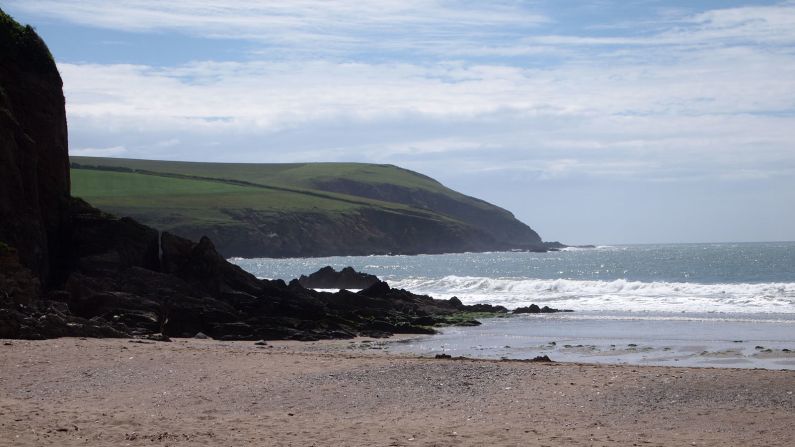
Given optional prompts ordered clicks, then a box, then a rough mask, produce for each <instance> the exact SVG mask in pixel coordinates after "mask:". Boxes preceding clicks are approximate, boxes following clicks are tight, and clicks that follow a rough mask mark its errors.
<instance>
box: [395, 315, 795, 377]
mask: <svg viewBox="0 0 795 447" xmlns="http://www.w3.org/2000/svg"><path fill="white" fill-rule="evenodd" d="M481 322H482V323H483V324H482V325H481V326H477V327H450V328H444V329H443V330H442V331H441V333H440V334H438V335H433V336H421V337H417V338H413V339H409V340H403V341H399V342H394V343H390V344H389V348H390V350H391V351H392V352H411V353H419V354H421V355H429V356H433V355H435V354H441V353H444V354H449V355H452V356H465V357H476V358H494V359H498V358H509V359H528V358H533V357H536V356H539V355H548V356H549V357H550V358H551V359H552V360H555V361H570V362H587V363H627V364H644V365H669V366H724V367H737V368H744V367H747V368H770V369H795V318H793V315H792V314H782V315H766V318H764V319H760V318H757V317H756V316H754V315H741V314H735V315H720V316H717V315H701V316H700V315H696V314H693V315H681V316H676V317H674V316H670V315H654V314H643V315H632V314H624V315H604V314H598V313H588V312H585V313H580V314H568V313H567V314H554V315H517V316H511V317H507V318H487V319H482V320H481ZM788 351H789V352H788Z"/></svg>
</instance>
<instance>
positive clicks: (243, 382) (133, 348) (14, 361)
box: [0, 335, 795, 446]
mask: <svg viewBox="0 0 795 447" xmlns="http://www.w3.org/2000/svg"><path fill="white" fill-rule="evenodd" d="M411 337H413V336H410V335H409V336H399V337H398V338H404V339H408V338H411ZM391 340H394V338H393V339H391ZM383 341H384V340H383V339H377V340H372V339H365V338H359V339H354V340H330V341H319V342H298V341H278V342H268V344H267V345H265V346H260V345H255V344H254V343H253V342H239V341H237V342H221V341H212V340H196V339H175V341H173V342H171V343H166V342H146V341H141V340H128V339H78V338H62V339H52V340H43V341H26V340H0V353H2V357H3V359H4V361H3V363H2V365H0V396H1V397H0V439H4V440H11V442H12V445H18V446H28V445H30V446H32V445H67V446H69V445H86V444H88V445H131V446H134V445H171V446H178V445H185V446H188V445H191V446H192V445H227V444H235V445H285V446H287V445H295V446H299V445H300V446H303V445H319V446H320V445H362V446H363V445H384V446H388V445H389V446H413V445H422V446H426V445H437V446H439V445H440V446H446V445H489V444H490V445H605V444H618V445H631V444H633V443H637V444H651V445H682V444H687V445H770V446H773V445H781V446H784V445H791V444H792V442H793V441H795V428H793V426H792V414H793V412H795V396H793V392H795V374H793V373H792V372H791V371H775V370H759V369H735V368H724V367H721V368H682V367H674V366H663V367H657V366H637V365H599V364H581V363H557V362H555V363H529V362H520V361H507V362H506V361H499V360H481V359H463V360H452V361H451V360H442V359H434V358H427V357H417V356H411V355H398V354H390V353H384V352H382V351H383V350H379V349H370V348H367V345H372V344H374V343H380V342H383ZM8 343H10V344H8ZM553 360H554V359H553Z"/></svg>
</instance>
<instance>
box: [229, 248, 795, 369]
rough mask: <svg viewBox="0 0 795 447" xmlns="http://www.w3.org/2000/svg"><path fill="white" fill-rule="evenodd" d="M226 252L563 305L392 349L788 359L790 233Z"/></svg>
mask: <svg viewBox="0 0 795 447" xmlns="http://www.w3.org/2000/svg"><path fill="white" fill-rule="evenodd" d="M233 261H234V262H236V263H237V264H239V265H240V266H241V267H243V268H244V269H246V270H248V271H250V272H252V273H254V274H255V275H257V276H259V277H263V278H281V279H284V280H290V279H292V278H296V277H298V276H300V275H301V274H309V273H312V272H314V271H316V270H318V269H319V268H320V267H323V266H326V265H331V266H333V267H335V268H338V269H339V268H342V267H346V266H352V267H354V268H355V269H357V270H359V271H364V272H368V273H373V274H376V275H378V276H379V277H380V278H382V279H384V280H386V281H388V282H389V283H390V285H392V286H393V287H398V288H404V289H407V290H410V291H412V292H414V293H420V294H428V295H431V296H433V297H435V298H449V297H452V296H457V297H458V298H459V299H461V301H462V302H464V303H466V304H475V303H490V304H497V305H503V306H505V307H507V308H509V309H514V308H516V307H519V306H527V305H529V304H531V303H535V304H538V305H541V306H543V305H548V306H550V307H556V308H562V309H571V310H574V312H573V313H566V314H554V315H532V316H516V317H511V318H497V319H487V320H483V325H482V326H480V327H474V328H448V329H445V330H444V331H443V332H442V333H441V334H439V335H435V336H431V337H422V338H418V339H416V340H415V341H412V342H410V343H403V344H398V345H394V346H392V348H391V349H393V350H395V351H401V352H405V351H411V352H419V353H424V354H429V355H432V354H436V353H441V352H445V353H450V354H452V355H466V356H476V357H489V358H500V357H507V358H531V357H534V356H536V355H542V354H546V355H549V356H550V357H552V358H553V359H554V360H560V361H585V362H605V363H633V364H670V365H687V366H731V367H765V368H787V369H793V368H795V366H794V365H795V357H793V356H792V353H791V352H787V351H784V349H787V350H795V242H776V243H736V244H673V245H634V246H616V247H598V248H596V249H570V250H564V251H561V252H552V253H517V252H498V253H461V254H447V255H420V256H359V257H329V258H309V259H235V260H233ZM550 342H555V343H554V344H550ZM631 345H636V346H631ZM506 346H507V347H506ZM757 347H760V348H757ZM768 350H769V351H768Z"/></svg>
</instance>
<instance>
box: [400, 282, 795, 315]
mask: <svg viewBox="0 0 795 447" xmlns="http://www.w3.org/2000/svg"><path fill="white" fill-rule="evenodd" d="M390 283H391V285H392V286H393V287H398V288H403V289H406V290H410V291H412V292H414V293H421V294H427V295H432V296H434V297H437V298H449V297H451V296H457V297H458V298H460V299H461V301H463V302H464V303H470V304H471V303H491V304H499V305H503V306H506V307H508V308H515V307H519V306H526V305H529V304H531V303H536V304H545V305H550V306H553V307H556V306H557V307H565V308H569V309H574V310H611V311H662V312H776V313H795V283H760V284H748V283H741V284H728V283H727V284H698V283H677V282H641V281H627V280H624V279H618V280H615V281H587V280H569V279H524V278H487V277H471V276H445V277H443V278H408V279H403V280H396V281H390Z"/></svg>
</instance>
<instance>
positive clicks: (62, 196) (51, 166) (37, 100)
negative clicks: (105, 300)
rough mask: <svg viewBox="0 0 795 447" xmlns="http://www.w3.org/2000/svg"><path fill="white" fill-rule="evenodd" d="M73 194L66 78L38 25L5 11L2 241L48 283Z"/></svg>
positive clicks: (1, 38)
mask: <svg viewBox="0 0 795 447" xmlns="http://www.w3.org/2000/svg"><path fill="white" fill-rule="evenodd" d="M68 197H69V155H68V151H67V134H66V113H65V110H64V96H63V91H62V81H61V77H60V75H59V74H58V70H57V68H56V66H55V62H54V61H53V59H52V56H51V55H50V52H49V50H48V49H47V46H46V45H45V44H44V42H43V41H42V40H41V39H40V38H39V37H38V35H36V33H35V31H34V30H33V29H32V28H31V27H29V26H28V27H23V26H20V25H19V24H17V23H16V22H14V21H13V19H11V18H10V17H9V16H8V15H6V14H5V13H3V12H2V11H1V10H0V241H5V242H6V243H8V244H9V245H11V246H14V247H16V248H17V250H18V253H19V257H20V260H21V261H22V263H23V264H24V265H25V266H27V267H28V268H30V269H31V270H33V271H34V272H35V273H36V274H37V275H38V276H40V277H41V278H42V279H43V280H44V282H49V281H50V280H51V279H52V278H51V275H50V273H51V269H50V265H52V264H53V263H55V262H56V260H57V259H59V258H60V257H61V256H62V251H63V248H62V247H60V246H59V241H60V237H59V235H58V233H59V231H61V228H62V224H63V219H64V209H65V207H66V206H67V199H68Z"/></svg>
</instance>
